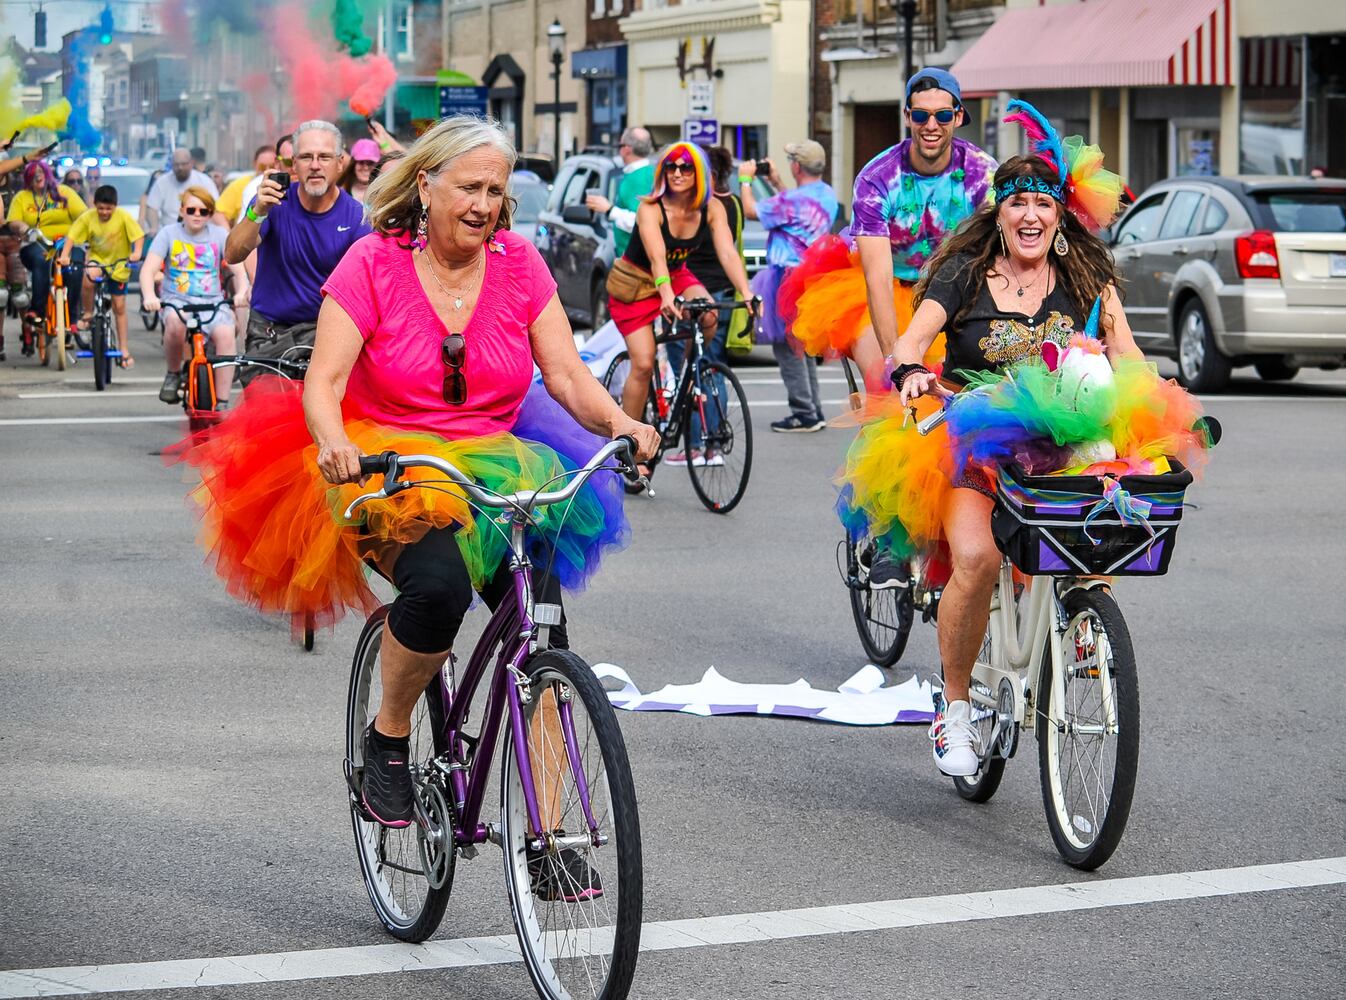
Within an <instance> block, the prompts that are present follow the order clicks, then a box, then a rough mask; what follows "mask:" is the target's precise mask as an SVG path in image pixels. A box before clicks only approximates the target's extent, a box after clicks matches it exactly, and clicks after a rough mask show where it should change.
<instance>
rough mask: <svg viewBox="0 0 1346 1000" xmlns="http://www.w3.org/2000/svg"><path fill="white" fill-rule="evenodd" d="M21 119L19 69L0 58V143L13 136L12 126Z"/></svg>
mask: <svg viewBox="0 0 1346 1000" xmlns="http://www.w3.org/2000/svg"><path fill="white" fill-rule="evenodd" d="M22 119H23V105H22V104H21V103H20V100H19V67H17V66H16V65H14V60H12V59H10V58H8V57H7V56H5V57H0V133H3V135H0V142H4V141H5V140H7V139H8V138H9V137H10V136H11V135H13V134H14V126H15V125H17V124H18V123H19V122H20V121H22Z"/></svg>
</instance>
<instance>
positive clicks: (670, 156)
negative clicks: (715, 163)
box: [653, 142, 710, 205]
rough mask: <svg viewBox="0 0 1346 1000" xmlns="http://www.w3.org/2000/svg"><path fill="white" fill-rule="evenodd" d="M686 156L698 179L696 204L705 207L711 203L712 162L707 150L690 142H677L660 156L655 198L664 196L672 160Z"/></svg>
mask: <svg viewBox="0 0 1346 1000" xmlns="http://www.w3.org/2000/svg"><path fill="white" fill-rule="evenodd" d="M684 154H685V155H686V157H687V158H688V159H690V160H691V161H692V166H693V167H694V168H695V173H694V175H693V176H694V177H695V178H696V201H695V203H696V204H697V205H704V204H706V203H707V202H708V201H710V161H709V160H707V159H706V153H705V150H703V149H702V148H701V147H700V146H698V145H696V144H694V143H690V142H675V143H673V145H671V146H669V147H668V148H667V149H665V150H664V151H663V152H662V153H661V154H660V155H659V164H658V166H657V168H656V170H655V177H654V192H653V197H654V198H656V199H658V198H662V197H663V196H664V192H665V189H666V188H667V183H666V181H665V177H664V168H665V166H667V164H668V163H669V162H670V161H672V160H677V159H681V158H682V156H683V155H684Z"/></svg>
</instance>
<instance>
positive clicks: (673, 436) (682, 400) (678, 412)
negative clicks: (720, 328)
mask: <svg viewBox="0 0 1346 1000" xmlns="http://www.w3.org/2000/svg"><path fill="white" fill-rule="evenodd" d="M671 340H688V341H689V342H690V343H689V345H688V348H687V357H686V358H685V359H684V360H683V364H682V371H681V372H680V373H679V374H678V375H677V376H676V377H675V379H674V382H675V384H676V388H675V389H674V390H673V405H672V407H671V408H670V407H669V403H668V399H667V398H666V397H665V396H664V394H663V390H664V385H663V384H662V380H661V379H660V374H659V368H658V366H657V365H656V366H655V369H654V379H653V382H654V384H653V385H652V386H651V389H652V391H653V395H654V406H655V413H656V415H657V417H658V419H659V421H660V423H661V425H662V426H661V428H660V431H659V434H660V437H661V439H662V443H663V447H664V448H672V447H675V446H676V445H677V443H678V439H679V438H681V437H682V434H683V427H684V423H685V421H686V420H688V419H689V418H690V416H691V414H690V413H689V412H688V411H689V410H690V409H691V406H692V400H695V401H696V405H697V407H698V413H697V416H699V417H700V418H701V426H702V428H704V427H705V426H706V410H705V398H706V394H705V393H704V392H703V391H702V390H701V382H700V368H701V366H700V365H699V364H698V362H699V361H700V360H701V359H702V358H703V357H704V356H705V339H704V337H703V335H702V332H701V326H700V324H699V323H698V324H697V325H696V330H695V332H694V333H693V334H692V335H691V336H690V337H681V336H674V335H671V334H664V335H662V336H660V337H656V338H655V343H656V344H667V343H668V342H669V341H671ZM693 383H695V384H696V391H695V392H693V391H692V384H693Z"/></svg>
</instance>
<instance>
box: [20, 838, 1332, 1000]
mask: <svg viewBox="0 0 1346 1000" xmlns="http://www.w3.org/2000/svg"><path fill="white" fill-rule="evenodd" d="M1342 884H1346V857H1338V858H1322V859H1319V860H1316V861H1292V862H1288V863H1285V864H1270V865H1252V866H1249V867H1246V868H1223V869H1217V870H1214V871H1202V872H1179V873H1176V874H1172V875H1143V876H1139V877H1136V878H1117V879H1101V880H1098V881H1093V882H1071V883H1066V884H1062V885H1044V886H1028V887H1024V888H1019V889H995V890H991V891H988V892H968V893H954V894H951V895H947V896H924V897H919V898H915V899H887V900H880V901H878V902H872V903H846V904H843V905H840V906H812V907H808V908H805V909H798V910H769V911H766V912H763V913H738V914H727V915H725V916H719V917H697V918H693V919H689V920H663V921H659V922H656V923H648V924H645V925H644V927H643V928H642V932H641V942H640V949H641V951H671V950H674V949H680V948H705V947H711V946H715V945H728V944H750V943H753V942H758V941H780V940H786V939H789V938H799V937H822V936H829V935H834V934H852V933H856V932H867V931H880V930H892V929H896V928H903V927H929V926H933V925H937V924H954V923H964V922H967V921H972V920H999V919H1003V918H1005V917H1022V916H1034V915H1038V914H1047V913H1066V912H1070V911H1075V910H1097V909H1106V908H1108V907H1113V906H1135V905H1137V904H1141V903H1169V902H1176V901H1179V900H1188V899H1213V898H1217V897H1220V896H1239V895H1245V894H1249V893H1259V892H1276V891H1283V890H1288V889H1305V888H1313V887H1318V886H1338V885H1342ZM579 953H580V954H587V952H585V951H583V950H582V949H581V951H580V952H579ZM518 961H520V957H519V951H518V944H517V942H516V941H515V939H514V937H513V936H512V935H503V934H498V935H494V936H491V937H477V938H457V939H454V940H448V941H431V942H429V943H427V944H421V945H410V944H378V945H365V946H362V947H356V948H321V949H315V950H313V951H290V952H274V953H271V954H259V955H233V956H228V957H222V958H196V959H178V960H173V961H165V962H128V963H125V964H120V965H83V966H67V967H64V968H45V969H14V970H11V971H8V972H0V998H8V997H49V996H73V995H85V994H90V993H125V992H130V991H133V990H174V989H193V988H196V987H201V986H204V987H220V986H240V985H243V984H247V983H266V982H293V981H298V980H310V979H333V978H337V977H340V976H372V975H384V974H388V973H394V972H406V971H423V970H426V969H461V968H467V967H471V966H483V965H505V964H510V963H513V962H518Z"/></svg>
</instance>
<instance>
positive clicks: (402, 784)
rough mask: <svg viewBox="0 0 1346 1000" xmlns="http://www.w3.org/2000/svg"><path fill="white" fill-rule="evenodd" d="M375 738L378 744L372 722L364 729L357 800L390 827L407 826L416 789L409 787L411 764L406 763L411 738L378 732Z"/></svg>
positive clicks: (411, 815)
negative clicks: (363, 760) (362, 761)
mask: <svg viewBox="0 0 1346 1000" xmlns="http://www.w3.org/2000/svg"><path fill="white" fill-rule="evenodd" d="M377 739H378V742H379V744H380V745H375V742H374V741H375V735H374V726H373V724H372V723H371V724H370V726H369V728H368V729H366V730H365V743H364V759H365V766H364V775H363V777H362V778H361V781H360V801H361V803H363V804H364V807H365V812H367V813H369V815H370V816H372V817H373V818H374V821H375V822H377V823H381V824H382V825H383V826H388V827H393V828H400V827H404V826H410V825H411V819H412V817H413V816H414V815H415V809H414V808H413V805H412V798H413V796H414V795H415V792H414V790H413V789H412V787H411V768H410V767H408V766H407V758H408V757H409V756H411V754H410V749H411V744H410V741H409V740H406V739H402V740H395V739H389V738H388V737H386V736H383V735H382V734H381V733H380V734H379V735H378V737H377Z"/></svg>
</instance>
